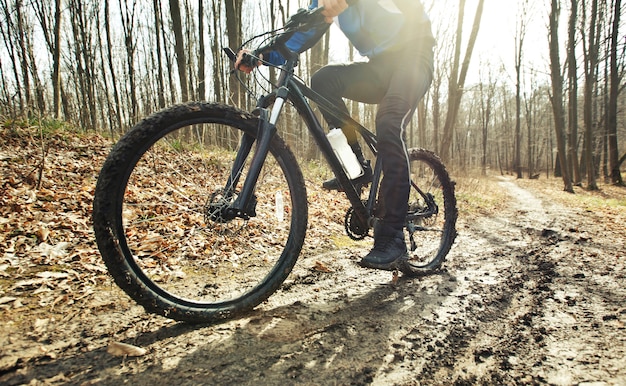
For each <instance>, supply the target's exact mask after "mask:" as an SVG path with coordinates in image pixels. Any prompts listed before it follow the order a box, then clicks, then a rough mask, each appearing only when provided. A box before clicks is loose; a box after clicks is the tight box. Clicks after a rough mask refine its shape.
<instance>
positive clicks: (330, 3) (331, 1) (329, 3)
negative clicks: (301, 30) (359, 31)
mask: <svg viewBox="0 0 626 386" xmlns="http://www.w3.org/2000/svg"><path fill="white" fill-rule="evenodd" d="M317 5H318V6H320V7H324V10H323V11H322V15H324V16H325V17H326V22H327V23H332V22H333V17H335V16H337V15H339V14H340V13H341V12H343V11H345V10H346V8H348V3H347V2H346V0H319V1H318V2H317Z"/></svg>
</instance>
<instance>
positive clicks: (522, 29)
mask: <svg viewBox="0 0 626 386" xmlns="http://www.w3.org/2000/svg"><path fill="white" fill-rule="evenodd" d="M527 16H528V0H523V1H522V10H521V14H520V16H519V18H518V19H517V22H516V27H515V144H514V146H515V158H514V161H513V164H514V168H515V171H516V173H517V178H522V177H523V175H522V156H521V154H522V128H521V119H522V118H521V105H522V101H521V99H522V96H521V88H522V81H521V74H522V56H523V52H524V49H523V47H524V38H525V37H526V23H527Z"/></svg>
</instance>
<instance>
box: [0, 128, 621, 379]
mask: <svg viewBox="0 0 626 386" xmlns="http://www.w3.org/2000/svg"><path fill="white" fill-rule="evenodd" d="M21 140H23V139H21ZM12 141H14V139H11V140H8V139H7V140H5V142H4V145H5V146H4V147H3V148H2V152H1V153H0V155H1V156H2V157H0V159H1V160H2V163H3V165H2V167H3V168H5V170H8V169H6V168H9V169H11V170H12V173H13V174H11V175H8V176H6V177H3V178H4V179H3V181H2V182H3V188H2V189H3V190H2V194H3V198H2V200H3V203H2V205H3V207H4V208H5V209H4V210H3V217H2V223H1V224H0V226H1V227H2V228H0V229H2V231H3V239H2V242H3V243H4V245H3V246H2V248H3V249H2V250H1V251H0V252H1V253H0V323H1V327H0V384H3V385H17V384H29V385H48V384H50V385H60V384H71V385H119V384H129V385H161V384H177V385H196V384H216V385H217V384H237V385H240V384H254V385H261V384H262V385H288V384H303V385H334V384H337V385H350V384H353V385H362V384H374V385H426V384H428V385H430V384H434V385H452V384H455V385H471V384H489V385H491V384H506V385H515V384H552V385H625V384H626V328H625V327H624V325H625V323H626V269H625V266H624V264H625V263H624V259H625V258H626V245H625V243H626V230H625V229H624V228H625V227H624V219H625V218H626V209H625V205H624V204H623V201H624V195H625V194H626V191H623V190H622V191H621V193H620V191H619V190H617V201H616V200H615V199H612V200H613V201H612V202H614V203H615V202H617V204H614V205H607V204H605V203H604V201H601V200H602V197H601V196H593V197H591V198H589V199H588V200H587V201H585V204H584V205H583V204H580V201H574V200H575V199H572V198H568V197H566V196H567V194H566V193H562V192H561V191H560V189H559V187H558V182H554V183H553V184H552V185H549V186H546V185H545V184H543V185H542V184H541V182H531V181H516V180H514V179H512V178H503V177H498V178H493V179H491V180H489V181H483V182H481V184H488V188H487V189H486V191H491V192H492V194H494V192H495V194H496V197H501V199H499V200H498V201H501V202H498V203H497V204H495V205H493V207H492V208H491V209H489V210H486V209H485V210H472V209H471V208H463V207H462V208H461V213H460V218H459V223H458V231H459V236H458V238H457V240H456V243H455V245H454V247H453V249H452V251H451V252H450V254H449V258H448V260H447V262H446V263H445V265H444V269H443V270H442V271H441V272H440V273H438V274H436V275H432V276H428V277H424V278H419V279H404V278H402V277H401V278H400V279H399V280H398V281H397V282H396V281H394V280H393V278H392V274H391V273H389V272H378V271H373V270H368V269H363V268H360V267H359V266H358V265H357V262H358V260H359V258H360V256H361V255H362V254H364V253H365V252H367V249H368V247H369V246H370V244H371V240H369V241H366V242H360V243H356V242H352V241H350V240H349V239H347V237H345V236H342V234H341V225H340V221H341V217H340V216H338V218H337V219H336V220H337V221H336V222H335V223H334V225H333V226H330V227H328V226H327V224H326V223H322V220H321V219H316V217H315V213H316V211H315V209H313V210H312V211H311V220H310V222H311V232H309V234H308V236H307V241H306V245H305V251H304V253H303V256H302V258H301V259H300V261H299V262H298V263H297V265H296V268H295V269H294V271H293V273H292V274H291V276H290V277H289V278H288V280H287V282H286V283H285V284H284V285H283V287H282V288H281V289H280V290H279V291H278V292H277V293H276V294H274V295H273V296H272V297H271V298H270V299H269V300H268V301H267V302H266V303H264V304H262V305H261V306H260V307H258V308H257V309H256V310H255V311H254V312H252V313H251V314H250V315H247V316H246V317H243V318H240V319H236V320H232V321H228V322H225V323H220V324H216V325H189V324H184V323H177V322H173V321H170V320H167V319H165V318H162V317H158V316H153V315H149V314H146V313H145V312H144V311H143V309H142V308H140V307H138V306H136V305H135V304H134V303H133V302H132V301H131V300H130V299H129V298H128V297H127V296H126V295H125V294H123V293H122V292H121V291H120V290H119V289H117V288H116V287H115V285H114V284H113V282H112V280H111V279H110V278H109V277H108V275H107V273H106V272H105V271H104V266H103V264H102V263H101V262H100V261H99V258H98V255H97V252H96V250H95V245H94V243H93V240H92V239H93V233H92V232H91V228H90V224H89V219H88V213H89V203H90V194H91V192H92V185H93V182H94V181H95V174H96V173H97V172H96V171H95V170H96V169H95V168H87V167H86V166H85V165H88V164H90V163H94V161H93V159H92V158H93V154H96V157H95V158H96V161H98V160H101V158H102V157H103V156H104V154H105V150H106V149H107V148H108V146H109V145H108V143H107V142H106V141H105V140H102V139H99V138H89V139H88V140H87V142H84V141H85V139H82V141H83V142H81V143H79V144H75V143H73V141H74V140H70V139H68V140H67V141H66V142H67V143H66V145H64V147H63V148H62V149H61V148H60V149H59V150H58V153H63V154H65V160H66V161H60V160H59V161H50V160H49V158H48V163H47V166H46V167H47V169H43V168H41V167H40V169H37V163H36V162H34V161H32V160H29V159H28V157H26V156H20V157H21V158H16V157H15V156H14V155H13V152H14V150H13V149H14V148H11V149H8V148H7V146H6V145H8V144H10V143H13V142H12ZM33 142H34V143H35V145H36V144H37V141H36V140H34V141H33ZM85 143H86V144H85ZM13 144H14V143H13ZM24 151H25V152H26V153H24V154H28V151H27V150H24ZM32 154H37V151H36V149H34V150H32ZM48 157H53V155H52V154H50V155H48ZM68 160H71V161H68ZM20 162H22V164H21V165H22V166H21V167H17V166H15V165H20ZM33 162H34V163H33ZM51 162H52V164H53V165H54V162H59V163H61V162H67V165H65V166H64V167H60V166H59V165H56V166H55V167H54V171H55V173H51V172H49V171H50V164H51ZM30 164H33V165H35V167H34V169H33V170H31V168H30V167H28V165H30ZM81 168H86V169H85V170H82V169H81ZM38 170H44V171H45V170H48V173H47V174H46V173H44V177H45V178H43V183H41V181H40V180H39V178H38V173H37V171H38ZM81 170H82V171H81ZM29 171H30V173H29ZM46 175H47V177H46ZM59 175H62V176H64V177H63V178H59ZM46 178H47V179H46ZM55 178H58V179H55ZM60 181H66V182H67V181H73V182H72V185H71V186H74V188H63V189H67V190H68V191H69V190H71V191H72V192H73V193H72V195H71V196H70V195H69V193H68V195H66V196H64V195H63V194H62V192H61V188H59V186H61V185H62V183H61V182H60ZM53 182H54V183H53ZM38 183H39V187H38V188H37V184H38ZM310 183H311V185H312V186H317V184H319V181H311V182H310ZM459 185H461V183H460V184H459ZM310 189H311V188H310ZM470 190H471V189H470ZM53 192H54V193H53ZM459 193H460V194H459V195H460V205H461V206H463V205H467V206H472V202H471V200H470V201H469V202H467V201H464V200H465V199H464V198H463V188H462V186H460V189H459ZM310 194H311V193H310ZM315 194H321V193H315ZM581 195H585V193H583V192H582V191H581V193H580V194H579V195H578V196H581ZM620 195H621V198H620ZM64 197H65V199H66V202H65V204H64V205H66V209H67V210H65V209H63V210H60V209H59V207H58V206H54V207H50V205H56V204H55V203H58V202H64V201H63V200H64ZM563 197H565V198H563ZM328 199H329V200H331V201H333V198H332V197H329V198H328ZM596 199H597V200H599V201H594V200H596ZM620 200H621V201H620ZM334 202H335V205H336V206H337V207H338V208H339V209H338V210H339V211H340V212H341V211H343V210H345V205H346V203H345V202H344V201H342V200H341V199H337V198H336V197H335V198H334ZM327 203H328V202H327ZM47 205H48V206H47ZM477 205H478V206H480V204H477ZM68 208H69V209H68ZM71 208H74V209H73V210H72V209H71ZM598 208H601V209H602V210H599V209H598ZM9 210H10V212H9ZM16 211H18V212H17V214H15V213H16ZM53 211H54V213H55V216H59V213H65V215H64V217H62V218H56V217H55V221H52V224H50V221H48V222H46V221H47V220H46V218H47V217H46V216H48V217H49V216H52V214H51V213H53ZM40 212H43V213H44V214H39V215H38V214H37V213H40ZM45 213H47V215H46V214H45ZM17 218H21V219H22V220H23V219H24V218H26V219H30V220H32V222H30V223H20V224H17V221H22V220H18V219H17ZM33 224H34V225H33ZM42 224H43V225H42ZM18 225H19V227H21V228H20V229H21V230H19V231H18V230H16V226H18ZM63 235H70V236H63ZM62 236H63V237H66V241H62V240H63V237H62ZM44 244H45V245H44ZM46 245H47V247H46ZM319 267H323V268H324V269H319ZM116 342H122V343H127V344H130V345H133V346H135V347H137V348H139V349H143V350H145V352H141V350H140V352H138V354H142V355H140V356H136V357H134V356H116V355H113V354H111V353H110V352H108V351H110V347H111V345H112V344H114V343H116Z"/></svg>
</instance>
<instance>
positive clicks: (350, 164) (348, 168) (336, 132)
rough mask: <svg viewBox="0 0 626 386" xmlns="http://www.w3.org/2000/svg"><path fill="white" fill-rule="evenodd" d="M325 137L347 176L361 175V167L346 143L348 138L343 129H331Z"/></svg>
mask: <svg viewBox="0 0 626 386" xmlns="http://www.w3.org/2000/svg"><path fill="white" fill-rule="evenodd" d="M326 137H327V138H328V141H329V142H330V145H331V146H332V147H333V150H334V151H335V155H336V156H337V158H339V162H341V166H343V170H344V171H345V172H346V174H347V175H348V178H350V179H351V180H353V179H355V178H357V177H359V176H361V175H362V174H363V167H362V166H361V163H360V162H359V160H358V159H357V158H356V155H355V154H354V152H353V151H352V148H351V147H350V145H348V140H347V139H346V136H345V135H344V134H343V131H341V129H337V128H335V129H331V130H330V131H329V132H328V134H327V135H326Z"/></svg>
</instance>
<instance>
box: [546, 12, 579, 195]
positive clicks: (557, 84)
mask: <svg viewBox="0 0 626 386" xmlns="http://www.w3.org/2000/svg"><path fill="white" fill-rule="evenodd" d="M551 2H552V6H551V9H550V24H549V31H548V33H549V48H550V76H551V78H552V96H551V102H552V111H553V114H554V128H555V132H556V138H557V148H558V156H559V159H558V161H559V163H560V165H561V171H562V176H563V184H564V188H563V190H565V191H566V192H570V193H573V192H574V188H573V186H572V181H571V179H570V177H569V173H568V171H567V167H565V165H566V156H565V115H564V111H563V110H564V109H563V76H562V75H561V59H560V54H559V32H558V30H559V14H560V12H561V6H560V4H559V0H551Z"/></svg>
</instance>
